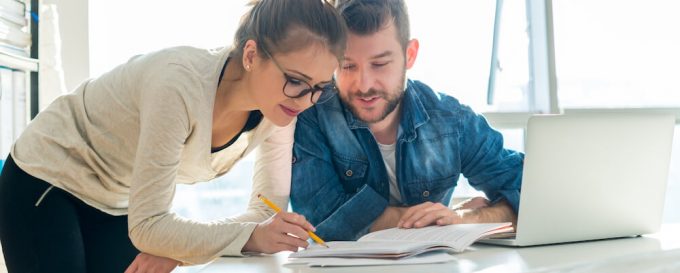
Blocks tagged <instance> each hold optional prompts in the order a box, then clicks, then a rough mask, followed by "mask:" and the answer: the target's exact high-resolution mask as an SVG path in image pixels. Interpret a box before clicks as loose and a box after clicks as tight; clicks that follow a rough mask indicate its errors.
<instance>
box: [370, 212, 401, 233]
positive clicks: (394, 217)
mask: <svg viewBox="0 0 680 273" xmlns="http://www.w3.org/2000/svg"><path fill="white" fill-rule="evenodd" d="M406 209H408V208H404V207H389V206H388V207H387V208H385V211H383V213H382V214H381V215H380V216H379V217H378V218H377V219H375V222H373V224H372V225H371V228H370V230H369V231H370V232H374V231H378V230H383V229H388V228H393V227H397V223H398V222H399V219H400V218H401V215H402V214H403V213H404V211H406Z"/></svg>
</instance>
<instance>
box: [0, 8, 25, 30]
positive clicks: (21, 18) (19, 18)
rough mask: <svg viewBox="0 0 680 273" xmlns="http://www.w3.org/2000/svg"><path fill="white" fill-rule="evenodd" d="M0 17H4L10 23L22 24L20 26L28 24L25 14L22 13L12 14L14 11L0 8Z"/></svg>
mask: <svg viewBox="0 0 680 273" xmlns="http://www.w3.org/2000/svg"><path fill="white" fill-rule="evenodd" d="M0 17H2V19H5V20H7V21H9V22H11V23H14V24H17V25H19V26H22V27H23V26H27V25H28V19H26V16H25V15H23V14H22V15H18V14H14V13H11V12H7V11H2V10H0Z"/></svg>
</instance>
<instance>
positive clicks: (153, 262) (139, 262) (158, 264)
mask: <svg viewBox="0 0 680 273" xmlns="http://www.w3.org/2000/svg"><path fill="white" fill-rule="evenodd" d="M179 264H180V262H178V261H175V260H173V259H170V258H165V257H159V256H154V255H151V254H147V253H139V254H138V255H137V257H135V260H134V261H132V263H131V264H130V266H128V268H127V270H125V273H169V272H171V271H172V270H173V269H175V267H177V265H179Z"/></svg>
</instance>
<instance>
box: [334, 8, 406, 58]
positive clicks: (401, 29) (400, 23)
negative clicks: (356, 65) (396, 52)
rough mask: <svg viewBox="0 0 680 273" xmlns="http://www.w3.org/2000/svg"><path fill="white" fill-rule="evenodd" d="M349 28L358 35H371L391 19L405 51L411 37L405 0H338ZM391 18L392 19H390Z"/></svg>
mask: <svg viewBox="0 0 680 273" xmlns="http://www.w3.org/2000/svg"><path fill="white" fill-rule="evenodd" d="M335 2H336V3H335V7H336V8H337V9H338V11H339V12H340V15H342V17H343V18H345V22H346V24H347V27H348V29H349V30H350V31H351V32H352V33H354V34H358V35H370V34H373V33H376V32H378V31H379V30H380V29H381V28H383V27H385V26H387V24H389V23H390V22H391V21H393V22H394V25H395V27H396V28H397V35H398V37H397V39H398V41H399V43H400V44H401V47H402V49H403V50H404V51H405V50H406V47H407V45H408V41H409V40H410V39H411V26H410V24H409V19H408V10H407V9H406V4H405V3H404V1H403V0H336V1H335ZM390 20H391V21H390Z"/></svg>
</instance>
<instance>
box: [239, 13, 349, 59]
mask: <svg viewBox="0 0 680 273" xmlns="http://www.w3.org/2000/svg"><path fill="white" fill-rule="evenodd" d="M250 5H251V6H252V8H251V9H250V11H249V12H247V13H246V14H245V15H243V17H242V18H241V25H240V26H239V28H238V30H237V31H236V35H234V44H233V45H234V48H233V49H232V51H231V52H230V57H232V58H237V59H240V58H242V57H243V47H244V46H245V43H246V42H247V41H248V40H255V41H256V42H257V49H258V51H262V50H263V49H265V50H266V51H267V52H269V53H271V54H274V53H287V52H291V51H295V50H298V49H301V48H304V47H306V46H309V45H311V44H313V43H321V44H322V45H324V46H325V47H327V48H328V49H329V50H330V51H331V52H332V53H333V54H334V55H335V56H336V57H337V58H338V60H341V59H342V57H343V54H344V50H345V43H346V42H347V30H346V26H345V22H344V20H343V19H342V17H341V16H340V15H339V14H338V12H337V11H336V10H335V8H333V5H331V4H330V3H328V2H327V1H325V0H255V1H251V2H250ZM260 57H262V58H265V59H266V58H267V55H266V54H260Z"/></svg>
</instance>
